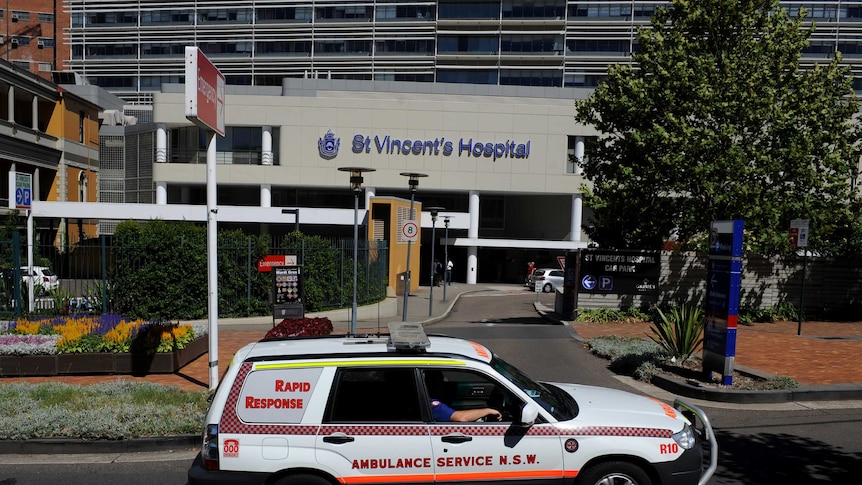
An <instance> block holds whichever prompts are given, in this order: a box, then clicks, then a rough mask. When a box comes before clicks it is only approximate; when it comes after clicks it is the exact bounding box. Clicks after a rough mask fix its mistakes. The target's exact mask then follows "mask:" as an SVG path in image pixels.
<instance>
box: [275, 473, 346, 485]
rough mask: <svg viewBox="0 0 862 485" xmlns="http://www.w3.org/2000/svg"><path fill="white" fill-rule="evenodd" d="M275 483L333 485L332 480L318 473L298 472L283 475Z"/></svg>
mask: <svg viewBox="0 0 862 485" xmlns="http://www.w3.org/2000/svg"><path fill="white" fill-rule="evenodd" d="M273 485H332V482H330V481H329V480H327V479H325V478H323V477H319V476H317V475H311V474H307V473H298V474H296V475H288V476H286V477H282V478H280V479H278V481H276V482H275V483H274V484H273Z"/></svg>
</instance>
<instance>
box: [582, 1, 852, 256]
mask: <svg viewBox="0 0 862 485" xmlns="http://www.w3.org/2000/svg"><path fill="white" fill-rule="evenodd" d="M804 16H805V12H804V10H803V11H802V12H800V15H799V17H796V18H792V17H790V16H789V14H788V13H787V11H786V10H785V9H784V8H782V7H781V6H780V5H779V2H778V0H673V1H671V3H670V5H668V6H667V7H660V8H658V9H657V10H656V13H655V15H654V16H653V18H652V19H651V26H650V27H649V28H642V29H640V30H639V31H638V36H637V39H638V45H639V50H636V52H634V53H633V54H632V58H633V65H615V66H611V67H610V69H609V73H608V77H607V78H606V80H605V81H604V82H603V83H602V84H600V85H599V86H598V87H597V89H596V90H595V92H594V93H593V94H592V95H591V96H590V97H589V98H587V99H584V100H579V101H577V102H576V103H575V107H576V109H577V114H576V115H575V118H576V120H577V121H579V122H581V123H584V124H587V125H592V126H594V127H595V128H596V130H597V131H598V132H599V137H598V139H597V140H596V141H595V143H591V144H589V145H588V147H587V157H586V158H585V159H584V161H583V168H584V176H585V178H586V179H587V180H588V181H589V182H590V184H591V185H590V186H587V187H585V201H586V203H587V205H588V206H589V207H591V208H592V209H593V210H594V215H593V220H592V221H590V225H589V226H588V227H586V228H585V230H586V232H587V234H589V235H590V237H591V238H592V239H593V240H594V241H596V242H598V243H599V244H600V245H602V246H606V247H611V248H658V247H660V246H661V245H662V244H663V243H664V242H665V241H667V240H668V239H674V238H676V239H677V240H678V241H680V242H681V243H683V244H685V245H687V246H688V247H697V248H698V249H703V248H705V244H701V245H700V246H699V247H698V241H703V240H705V237H706V234H707V233H708V230H709V224H710V222H711V221H713V220H727V219H744V220H745V239H746V247H747V249H748V250H749V251H752V252H755V253H759V254H766V255H768V254H781V253H784V252H787V251H789V250H790V249H791V248H790V239H789V237H788V232H789V227H790V221H791V220H793V219H809V220H810V227H811V233H810V240H809V248H810V249H814V250H817V251H819V252H820V253H821V254H849V253H852V252H856V253H858V251H859V249H862V229H860V227H862V222H860V213H862V212H860V199H859V194H858V188H854V185H855V183H856V179H857V175H858V172H859V163H858V161H859V152H858V146H857V139H858V138H859V131H860V129H859V126H858V124H857V123H856V122H855V119H854V118H855V116H856V115H857V113H858V110H859V104H858V101H857V99H856V97H855V95H854V91H853V84H852V77H851V76H850V73H849V70H848V68H847V67H846V66H844V65H842V64H841V56H840V53H837V54H836V55H835V56H834V57H833V58H831V59H825V60H824V62H823V63H822V64H818V65H812V66H805V68H803V66H802V65H801V64H800V60H801V58H802V53H803V49H805V48H806V47H807V46H808V43H809V38H810V36H811V34H812V32H813V31H814V30H813V29H814V28H815V27H816V26H815V25H812V26H810V27H806V26H805V25H804V24H803V21H804ZM684 247H685V246H684Z"/></svg>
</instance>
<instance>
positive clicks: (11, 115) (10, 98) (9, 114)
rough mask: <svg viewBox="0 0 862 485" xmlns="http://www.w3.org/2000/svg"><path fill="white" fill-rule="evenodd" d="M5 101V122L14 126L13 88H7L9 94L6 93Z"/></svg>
mask: <svg viewBox="0 0 862 485" xmlns="http://www.w3.org/2000/svg"><path fill="white" fill-rule="evenodd" d="M6 98H7V101H9V103H8V104H9V107H8V111H7V113H6V120H7V121H8V122H9V123H12V124H15V86H9V92H8V93H6Z"/></svg>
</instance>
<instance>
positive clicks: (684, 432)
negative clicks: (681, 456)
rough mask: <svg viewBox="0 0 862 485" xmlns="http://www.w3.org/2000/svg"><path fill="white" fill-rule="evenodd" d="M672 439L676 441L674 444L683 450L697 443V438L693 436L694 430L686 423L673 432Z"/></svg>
mask: <svg viewBox="0 0 862 485" xmlns="http://www.w3.org/2000/svg"><path fill="white" fill-rule="evenodd" d="M673 440H674V441H676V444H678V445H679V446H680V447H682V449H684V450H690V449H692V448H694V445H695V444H696V443H697V440H696V439H695V437H694V431H692V430H691V427H690V426H689V425H688V424H686V425H685V426H684V427H683V428H682V429H681V430H680V431H677V432H676V433H674V434H673Z"/></svg>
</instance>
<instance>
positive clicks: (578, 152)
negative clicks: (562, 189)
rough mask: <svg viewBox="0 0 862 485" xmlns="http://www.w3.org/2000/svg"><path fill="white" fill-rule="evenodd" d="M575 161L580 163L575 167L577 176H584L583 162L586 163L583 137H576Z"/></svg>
mask: <svg viewBox="0 0 862 485" xmlns="http://www.w3.org/2000/svg"><path fill="white" fill-rule="evenodd" d="M575 160H577V161H578V163H577V165H575V175H583V173H584V168H583V167H582V166H581V162H583V161H584V137H582V136H576V137H575Z"/></svg>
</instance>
